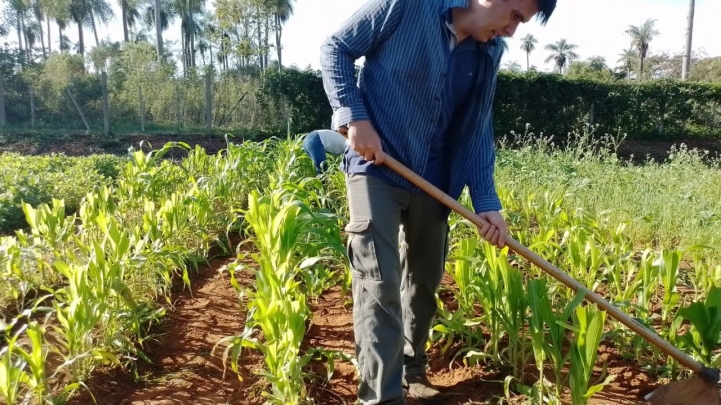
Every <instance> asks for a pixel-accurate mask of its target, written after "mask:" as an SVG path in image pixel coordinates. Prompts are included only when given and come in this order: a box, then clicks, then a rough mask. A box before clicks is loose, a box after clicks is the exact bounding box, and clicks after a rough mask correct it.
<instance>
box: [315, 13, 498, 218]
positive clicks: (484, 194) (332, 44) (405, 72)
mask: <svg viewBox="0 0 721 405" xmlns="http://www.w3.org/2000/svg"><path fill="white" fill-rule="evenodd" d="M467 1H468V0H424V1H410V0H369V1H368V2H367V3H366V4H365V5H364V6H363V7H362V8H361V9H360V10H358V11H357V12H356V13H355V14H354V15H353V16H352V17H351V18H350V19H349V20H348V21H346V22H345V23H344V24H343V26H342V27H341V28H340V29H339V30H338V31H337V32H336V33H334V34H333V35H331V36H330V37H329V38H328V39H326V41H325V42H324V43H323V45H322V47H321V72H322V75H323V85H324V88H325V91H326V94H327V95H328V98H329V101H330V104H331V107H332V108H333V117H332V128H333V129H338V128H339V127H340V126H342V125H347V124H348V123H350V122H352V121H358V120H370V122H371V123H372V124H373V127H374V128H375V130H376V131H377V132H378V134H379V136H380V138H381V144H382V146H383V150H384V152H386V153H387V154H389V155H390V156H393V157H394V158H395V159H397V160H398V161H400V162H401V163H403V164H404V165H406V166H408V167H409V168H410V169H411V170H413V171H414V172H416V173H419V174H422V173H425V171H426V164H427V162H428V156H429V152H430V149H431V145H432V142H433V139H434V136H435V135H436V134H437V129H438V120H439V119H442V96H443V87H444V85H445V78H446V75H447V74H448V61H449V55H450V44H449V42H448V39H447V36H446V35H445V33H444V31H443V29H444V27H443V26H442V24H444V20H443V18H442V17H443V15H444V14H445V13H446V12H447V11H448V10H450V9H451V8H453V7H466V6H467ZM477 46H478V48H479V50H481V51H482V52H479V53H478V54H479V55H480V56H481V60H480V61H479V63H480V66H479V74H478V75H477V77H476V82H475V91H474V92H473V94H472V97H470V100H469V102H468V103H467V104H466V105H464V106H461V108H460V109H459V110H458V111H456V113H455V114H454V122H453V123H452V125H451V127H450V128H449V130H448V132H447V138H446V140H445V143H446V148H447V156H446V160H447V162H448V163H449V165H448V170H449V173H448V175H449V177H448V180H449V184H448V188H447V191H448V194H450V196H451V197H452V198H458V197H459V196H460V194H461V192H462V191H463V187H465V186H468V187H469V191H470V194H471V200H472V202H473V208H474V209H475V211H476V212H485V211H497V210H500V209H501V203H500V201H499V198H498V195H497V193H496V188H495V183H494V179H493V173H494V166H495V151H494V146H493V122H492V114H491V107H492V104H493V97H494V93H495V87H496V74H497V72H498V67H499V64H500V60H501V55H502V52H503V47H502V46H500V38H498V39H495V40H491V41H488V42H486V43H480V42H478V43H477ZM361 56H365V63H364V66H363V67H362V69H361V72H360V77H359V78H358V81H357V83H356V79H355V65H354V62H355V60H357V59H358V58H360V57H361ZM378 168H379V169H380V170H381V171H382V172H383V173H384V174H385V175H386V176H387V177H388V178H390V179H391V180H392V181H393V182H395V183H397V184H398V185H400V186H402V187H405V188H407V189H409V190H411V191H414V192H419V191H420V190H418V188H417V187H415V186H414V185H413V184H411V183H410V182H408V181H407V180H405V179H404V178H403V177H402V176H400V175H399V174H397V173H395V172H394V171H392V170H391V169H389V168H388V167H386V166H383V165H381V166H378Z"/></svg>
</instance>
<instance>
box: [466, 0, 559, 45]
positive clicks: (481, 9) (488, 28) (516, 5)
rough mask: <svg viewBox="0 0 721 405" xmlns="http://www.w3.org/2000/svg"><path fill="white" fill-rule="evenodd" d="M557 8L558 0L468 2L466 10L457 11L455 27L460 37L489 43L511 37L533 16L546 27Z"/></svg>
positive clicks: (479, 0) (472, 0)
mask: <svg viewBox="0 0 721 405" xmlns="http://www.w3.org/2000/svg"><path fill="white" fill-rule="evenodd" d="M555 8H556V0H468V7H467V8H457V9H454V12H453V25H454V26H455V28H456V30H457V31H458V33H459V34H464V35H468V36H472V37H473V38H474V39H475V40H476V41H481V42H486V41H489V40H491V39H493V38H495V37H496V36H508V37H510V36H512V35H513V34H514V33H515V32H516V28H518V25H519V24H521V23H524V24H525V23H527V22H528V21H530V20H531V18H533V16H537V18H538V19H539V20H541V24H546V22H547V21H548V19H549V18H550V17H551V14H553V10H554V9H555Z"/></svg>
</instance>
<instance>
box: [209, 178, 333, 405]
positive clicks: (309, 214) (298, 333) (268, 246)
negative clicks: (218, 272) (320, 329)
mask: <svg viewBox="0 0 721 405" xmlns="http://www.w3.org/2000/svg"><path fill="white" fill-rule="evenodd" d="M283 196H284V195H283V193H282V192H276V193H273V194H271V195H270V196H260V193H259V192H258V191H257V190H253V191H251V193H250V195H249V196H248V209H247V210H246V211H245V221H246V222H247V224H248V227H249V229H250V230H251V231H252V233H253V235H254V236H253V237H252V238H253V241H254V243H255V245H256V247H257V248H258V251H259V253H258V254H255V253H253V254H251V257H253V258H254V259H255V261H256V262H257V263H258V265H259V269H258V270H257V271H256V289H255V291H253V292H251V293H249V295H250V298H251V300H250V302H249V321H250V322H249V323H248V324H250V325H253V327H258V328H259V329H260V330H261V331H262V332H263V337H264V339H265V342H263V343H262V344H257V343H254V341H250V340H248V339H247V336H245V337H244V338H238V337H230V338H226V339H224V340H223V343H228V345H229V347H228V349H226V353H227V351H228V350H232V351H233V352H234V353H237V352H238V351H239V347H238V346H239V345H240V346H243V345H245V346H247V347H254V348H256V349H259V350H261V351H262V352H263V354H264V357H265V363H266V370H264V371H262V372H261V374H262V375H263V376H264V377H265V378H266V379H267V380H268V381H270V383H271V384H272V392H270V393H266V395H268V396H269V399H270V400H271V401H274V402H277V403H283V404H296V403H299V402H300V401H303V400H305V399H306V396H307V392H306V388H305V383H304V373H303V371H302V367H303V366H304V365H305V364H306V363H307V362H308V361H309V360H310V358H311V357H312V356H311V355H310V354H306V355H304V356H300V353H299V350H300V344H301V342H302V339H303V336H304V333H305V322H306V320H307V318H308V316H309V314H310V310H309V309H308V307H307V304H306V294H305V293H303V292H302V291H301V288H300V285H301V283H300V282H299V281H298V280H297V276H298V272H299V271H300V269H301V268H302V267H304V266H307V265H308V264H309V263H312V262H316V261H317V260H319V259H320V257H322V256H321V255H322V254H323V252H326V251H329V252H330V253H333V252H335V253H337V254H344V249H343V244H342V242H341V240H340V238H339V237H338V235H337V234H335V233H333V232H329V231H328V230H327V229H325V228H327V227H328V224H329V223H332V221H335V217H334V216H333V215H332V214H330V213H316V212H313V211H312V210H310V208H309V207H308V206H307V205H306V204H304V203H303V202H301V201H297V200H288V201H285V202H283ZM236 266H237V265H236ZM231 347H232V349H231ZM233 357H234V358H235V359H237V357H235V355H234V356H233ZM235 367H236V369H237V364H236V365H235Z"/></svg>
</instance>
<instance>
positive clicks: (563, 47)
mask: <svg viewBox="0 0 721 405" xmlns="http://www.w3.org/2000/svg"><path fill="white" fill-rule="evenodd" d="M577 48H578V45H574V44H569V43H568V42H567V41H566V40H565V39H561V40H560V41H558V42H556V43H554V44H548V45H546V47H545V49H546V50H548V51H551V55H550V56H549V57H548V58H546V63H548V62H551V61H553V62H554V63H555V64H556V67H557V68H558V73H561V74H563V68H564V67H565V66H566V64H567V63H570V62H572V61H573V60H575V59H578V54H576V53H575V52H574V51H575V50H576V49H577Z"/></svg>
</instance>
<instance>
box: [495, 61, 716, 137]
mask: <svg viewBox="0 0 721 405" xmlns="http://www.w3.org/2000/svg"><path fill="white" fill-rule="evenodd" d="M592 105H593V114H592V115H593V117H592V118H591V108H592V107H591V106H592ZM719 105H721V85H718V84H714V85H710V84H703V83H694V82H677V81H672V80H654V81H649V82H645V83H642V84H629V83H626V82H623V81H620V82H611V81H598V80H593V79H591V78H588V77H587V76H585V75H578V76H577V75H576V74H575V73H574V74H573V75H571V76H570V77H568V78H566V77H563V76H560V75H549V74H542V73H527V74H525V73H524V74H514V73H509V72H502V73H499V80H498V90H497V92H496V100H495V108H494V114H495V124H496V126H495V132H496V133H497V134H509V133H511V132H513V131H517V130H518V128H524V127H525V126H526V125H527V124H528V125H530V127H531V129H532V130H533V131H535V132H539V131H542V132H543V134H545V135H555V136H559V137H564V136H566V135H567V134H569V133H572V132H573V131H574V130H575V129H576V128H578V127H579V126H583V125H585V124H587V123H591V124H593V125H595V126H597V130H596V132H597V133H599V134H613V135H618V134H627V136H628V138H629V139H658V138H663V139H674V138H675V137H689V136H719V130H718V125H717V124H716V122H717V120H718V116H719V111H718V106H719Z"/></svg>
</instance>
